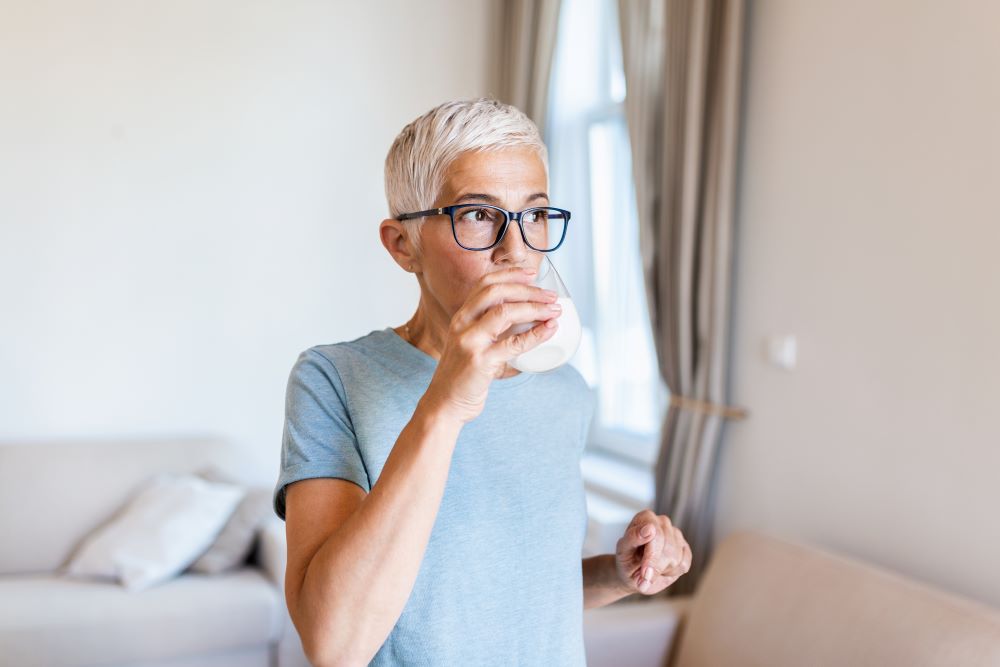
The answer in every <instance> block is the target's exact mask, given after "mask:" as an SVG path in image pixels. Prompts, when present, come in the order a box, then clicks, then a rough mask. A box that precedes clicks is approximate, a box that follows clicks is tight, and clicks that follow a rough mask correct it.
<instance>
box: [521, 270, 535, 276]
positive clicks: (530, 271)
mask: <svg viewBox="0 0 1000 667" xmlns="http://www.w3.org/2000/svg"><path fill="white" fill-rule="evenodd" d="M524 272H525V273H527V274H528V275H529V276H533V275H535V274H536V273H538V270H537V269H525V270H524Z"/></svg>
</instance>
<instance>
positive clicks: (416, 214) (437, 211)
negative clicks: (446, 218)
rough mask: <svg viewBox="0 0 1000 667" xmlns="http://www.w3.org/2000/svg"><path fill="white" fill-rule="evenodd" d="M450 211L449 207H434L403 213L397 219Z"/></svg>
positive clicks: (441, 213) (408, 218)
mask: <svg viewBox="0 0 1000 667" xmlns="http://www.w3.org/2000/svg"><path fill="white" fill-rule="evenodd" d="M447 212H448V209H447V208H432V209H430V210H427V211H417V212H416V213H401V214H400V215H398V216H396V220H410V219H412V218H422V217H424V216H425V215H443V214H445V213H447Z"/></svg>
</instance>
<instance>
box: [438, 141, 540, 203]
mask: <svg viewBox="0 0 1000 667" xmlns="http://www.w3.org/2000/svg"><path fill="white" fill-rule="evenodd" d="M546 185H547V178H546V174H545V165H544V164H543V163H542V160H541V158H540V157H539V156H538V153H536V152H535V151H534V150H532V149H530V148H527V147H516V148H504V149H501V150H494V151H470V152H466V153H462V154H461V155H459V156H458V157H457V158H456V159H455V160H454V161H453V162H452V163H451V164H450V165H449V167H448V169H447V170H446V171H445V178H444V184H443V186H444V187H443V188H442V189H443V190H444V191H445V192H447V193H448V194H450V195H453V196H457V195H459V194H464V193H467V192H481V193H486V194H492V195H495V196H503V195H505V194H507V193H509V194H516V193H521V192H525V191H530V193H532V194H533V193H536V192H539V191H540V192H545V190H546Z"/></svg>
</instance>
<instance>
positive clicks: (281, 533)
mask: <svg viewBox="0 0 1000 667" xmlns="http://www.w3.org/2000/svg"><path fill="white" fill-rule="evenodd" d="M257 540H258V542H257V551H256V565H257V567H259V568H260V569H261V571H262V572H263V573H264V576H266V577H267V578H268V579H269V580H270V581H271V583H272V584H274V587H275V588H276V589H277V591H278V595H279V596H280V597H281V608H282V616H283V617H284V628H285V629H284V632H283V633H282V636H281V639H279V641H278V645H277V646H276V647H275V652H274V659H273V661H272V664H273V665H276V666H277V667H310V664H309V660H308V659H307V658H306V654H305V651H304V650H303V649H302V641H301V640H300V639H299V633H298V632H297V631H296V629H295V625H294V624H293V623H292V618H291V616H290V615H289V614H288V606H287V603H286V602H285V566H286V565H287V564H288V545H287V541H286V538H285V522H284V521H282V520H281V519H279V518H278V517H277V516H271V517H268V518H267V519H266V520H265V521H264V523H263V525H262V526H261V527H260V529H259V531H258V534H257Z"/></svg>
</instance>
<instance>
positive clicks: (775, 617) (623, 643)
mask: <svg viewBox="0 0 1000 667" xmlns="http://www.w3.org/2000/svg"><path fill="white" fill-rule="evenodd" d="M636 597H637V596H632V597H631V598H629V599H626V600H622V601H620V602H617V603H615V604H613V605H609V606H607V607H600V608H597V609H591V610H587V611H586V612H585V613H584V636H585V641H586V645H587V664H588V667H612V666H613V667H626V666H627V667H703V666H704V667H709V666H710V667H726V666H728V665H739V666H747V667H752V666H760V667H764V666H766V667H793V666H794V667H803V666H813V665H837V666H840V665H844V666H847V665H850V666H851V667H866V666H869V665H870V666H872V667H876V666H877V667H886V666H890V665H891V666H895V665H906V666H907V667H930V666H932V665H933V666H935V667H940V666H951V665H956V666H957V665H961V666H963V667H987V666H990V667H998V666H1000V611H998V610H996V609H993V608H991V607H987V606H985V605H982V604H979V603H976V602H973V601H971V600H967V599H963V598H960V597H958V596H955V595H951V594H948V593H945V592H943V591H939V590H936V589H934V588H932V587H930V586H927V585H924V584H921V583H918V582H916V581H913V580H911V579H908V578H905V577H903V576H900V575H898V574H895V573H893V572H890V571H887V570H885V569H882V568H879V567H875V566H872V565H868V564H865V563H862V562H859V561H857V560H854V559H850V558H846V557H843V556H840V555H836V554H833V553H830V552H827V551H825V550H821V549H817V548H815V547H811V546H805V545H799V544H793V543H791V542H788V541H785V540H780V539H776V538H773V537H769V536H766V535H762V534H759V533H750V532H739V533H734V534H732V535H730V536H729V537H728V538H726V539H725V540H724V541H723V542H722V543H721V544H720V545H719V546H718V549H717V550H716V552H715V554H714V555H713V557H712V560H711V562H710V563H709V566H708V569H707V570H706V571H705V576H704V578H703V579H702V581H701V582H700V585H699V587H698V590H697V591H696V592H695V594H694V596H693V597H678V598H661V597H657V596H653V597H650V598H642V599H636Z"/></svg>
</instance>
